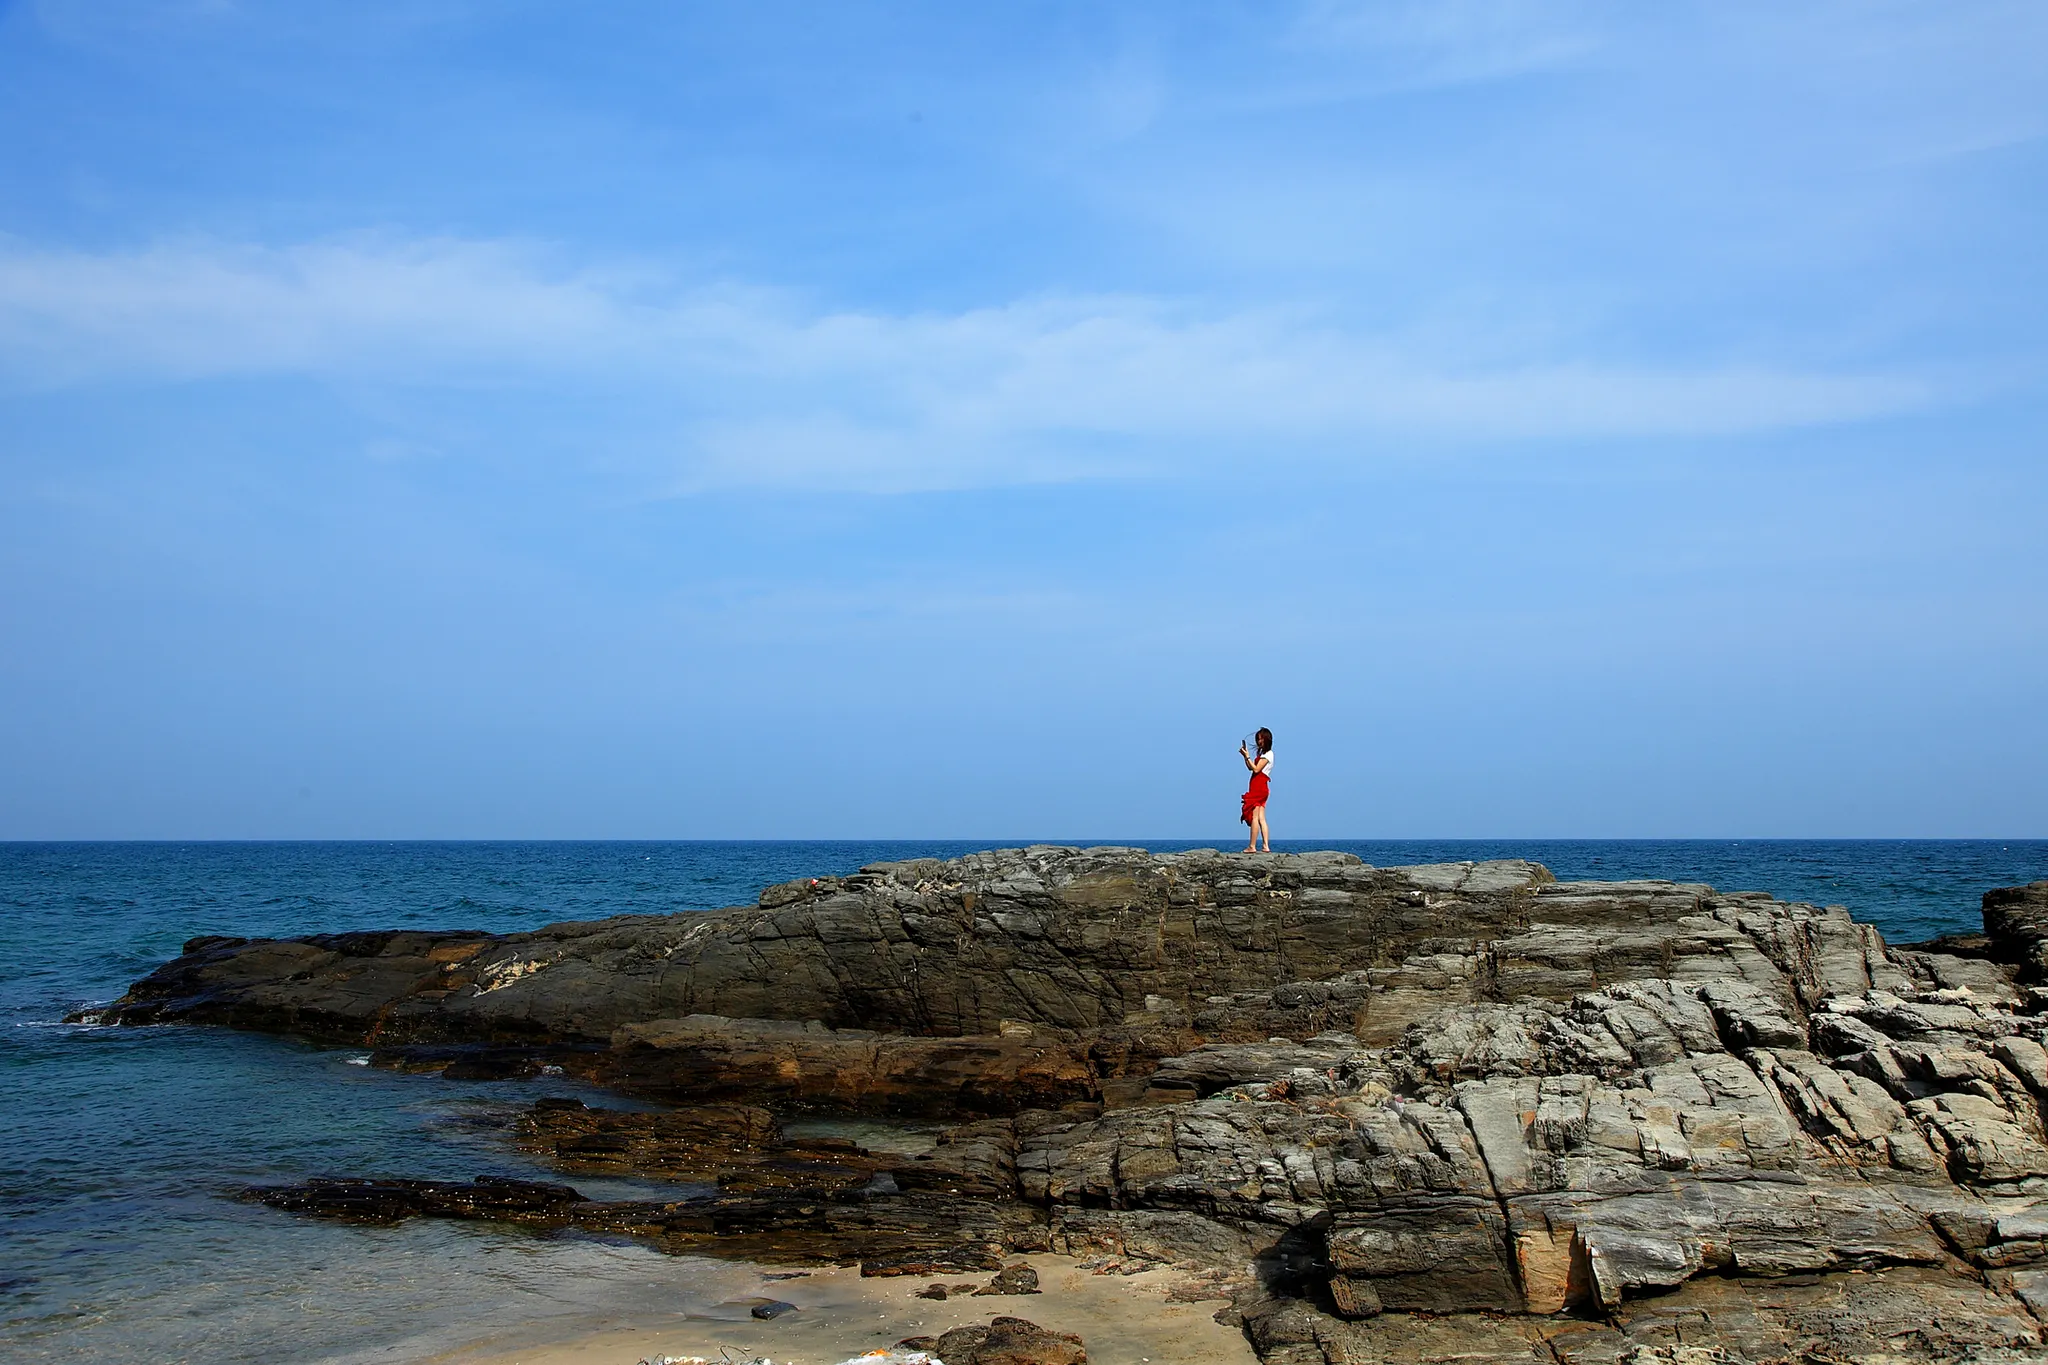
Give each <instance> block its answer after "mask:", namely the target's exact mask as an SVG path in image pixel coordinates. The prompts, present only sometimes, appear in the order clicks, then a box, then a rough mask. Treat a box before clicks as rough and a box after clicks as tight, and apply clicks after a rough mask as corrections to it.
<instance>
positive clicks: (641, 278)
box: [0, 239, 1941, 490]
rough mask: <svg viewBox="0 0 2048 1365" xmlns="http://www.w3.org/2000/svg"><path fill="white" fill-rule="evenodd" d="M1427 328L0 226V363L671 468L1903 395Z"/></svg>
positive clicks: (1112, 300)
mask: <svg viewBox="0 0 2048 1365" xmlns="http://www.w3.org/2000/svg"><path fill="white" fill-rule="evenodd" d="M1457 350H1458V347H1457V345H1456V339H1455V338H1452V339H1450V340H1449V341H1447V340H1446V338H1444V337H1443V336H1442V335H1441V334H1440V333H1438V332H1434V331H1433V332H1432V333H1431V334H1430V335H1429V338H1428V340H1427V343H1426V344H1424V343H1423V342H1422V341H1420V340H1418V339H1416V338H1414V337H1403V336H1401V335H1398V334H1385V335H1369V334H1360V333H1357V332H1354V331H1349V330H1346V329H1344V328H1342V327H1341V326H1338V325H1336V324H1335V323H1333V322H1332V321H1330V320H1328V319H1326V318H1320V317H1317V316H1314V315H1313V314H1311V313H1310V312H1309V311H1307V310H1305V309H1293V310H1289V309H1284V308H1265V309H1258V310H1240V311H1236V312H1223V313H1217V312H1214V311H1208V312H1204V311H1201V310H1197V309H1194V308H1191V307H1188V306H1185V305H1181V304H1177V303H1175V302H1173V301H1168V300H1160V299H1152V298H1144V297H1131V296H1095V297H1065V298H1060V297H1050V298H1034V299H1025V300H1020V301H1017V302H1014V303H1010V304H1007V305H1004V306H1000V307H989V308H977V309H970V310H965V311H961V312H955V313H932V312H921V313H910V312H905V313H887V312H878V311H871V312H858V311H848V310H841V311H819V310H815V309H810V310H807V309H805V308H804V307H802V306H801V304H800V303H799V302H798V301H797V300H795V299H793V298H791V297H790V296H789V295H787V294H785V293H780V292H777V291H772V290H766V289H759V288H742V287H735V286H730V285H716V286H699V287H679V286H678V285H677V284H676V283H675V282H674V281H673V280H672V279H664V278H662V277H661V276H660V275H658V274H657V273H655V272H651V271H646V270H640V271H631V270H614V271H609V272H603V271H591V270H566V269H560V268H550V266H549V264H548V262H547V260H546V259H545V254H544V253H542V252H540V251H538V250H536V249H533V248H523V247H520V246H517V245H515V244H510V243H503V242H473V241H462V240H451V239H435V240H426V241H412V242H404V241H400V242H389V241H383V242H379V241H367V240H334V241H324V242H318V243H310V244H305V245H301V246H295V247H288V248H266V247H250V246H239V245H222V244H215V243H204V242H186V243H175V244H167V245H160V246H155V247H151V248H147V249H143V250H137V251H132V252H125V253H110V254H92V253H85V252H75V251H72V252H63V251H47V250H40V251H39V250H33V249H28V248H24V247H21V246H9V247H0V373H4V375H5V376H6V378H7V379H8V380H10V381H11V382H12V384H13V385H15V386H17V387H26V388H50V387H75V386H85V385H94V384H100V383H106V382H110V381H112V382H128V381H137V380H140V381H144V382H164V381H169V382H189V381H199V380H206V379H211V378H221V377H234V376H248V375H307V376H312V377H315V378H321V379H328V380H334V381H337V382H343V381H345V382H349V383H371V384H377V383H383V384H391V385H402V386H407V387H412V388H422V387H424V388H433V387H436V386H444V387H463V386H470V385H477V384H491V385H519V384H532V383H545V384H550V385H572V386H579V387H586V386H594V387H597V388H600V389H603V390H605V391H607V392H612V393H617V394H624V395H627V396H629V397H630V398H631V400H632V404H633V411H635V412H638V413H643V414H651V417H650V419H649V420H652V421H654V422H655V423H656V424H658V425H659V426H660V427H662V428H664V429H666V430H669V431H673V432H676V433H679V435H678V438H677V439H678V441H679V444H680V447H681V455H680V460H681V468H680V470H679V471H677V481H678V483H679V486H687V487H701V486H705V485H729V484H769V485H773V484H782V483H803V484H806V485H810V486H820V485H823V486H833V487H848V488H871V489H881V490H907V489H924V488H937V487H972V486H991V485H1000V484H1005V483H1014V482H1040V481H1048V480H1050V481H1061V480H1068V479H1075V478H1088V477H1102V476H1105V475H1132V474H1138V475H1150V476H1164V475H1171V474H1173V473H1174V472H1176V471H1178V470H1183V469H1186V468H1188V467H1190V465H1193V464H1200V463H1206V462H1209V461H1211V460H1213V459H1215V458H1218V457H1222V456H1226V455H1229V454H1231V453H1232V452H1235V453H1236V454H1239V455H1241V454H1242V452H1243V451H1244V450H1245V449H1246V448H1247V445H1248V443H1258V445H1259V448H1260V449H1261V451H1262V452H1263V454H1264V456H1265V457H1266V458H1284V457H1285V456H1286V455H1287V453H1288V452H1290V451H1291V452H1293V453H1294V454H1295V455H1297V456H1299V457H1302V458H1318V459H1338V460H1353V461H1355V460H1356V459H1358V458H1360V455H1359V452H1360V451H1361V450H1369V449H1371V448H1373V447H1374V445H1375V443H1378V442H1384V441H1386V440H1388V439H1390V438H1398V439H1422V440H1430V441H1438V440H1441V441H1450V442H1482V443H1516V442H1531V441H1548V440H1559V439H1589V438H1590V439H1605V438H1630V437H1658V436H1713V435H1728V434H1736V433H1744V432H1756V431H1767V430H1779V429H1786V428H1793V427H1801V426H1811V425H1816V424H1828V423H1839V422H1852V421H1858V420H1863V419H1868V418H1871V417H1876V416H1881V415H1885V414H1890V413H1896V412H1900V411H1904V410H1909V409H1913V408H1917V407H1922V406H1925V405H1928V404H1930V403H1933V402H1937V401H1939V400H1940V398H1941V393H1940V392H1939V391H1938V388H1937V386H1936V385H1935V384H1934V383H1932V382H1931V381H1929V380H1926V379H1923V378H1918V377H1914V376H1911V375H1892V374H1882V373H1875V374H1855V373H1848V374H1841V373H1821V372H1802V371H1794V370H1785V369H1779V368H1772V367H1766V366H1759V365H1755V364H1745V363H1740V362H1730V363H1726V364H1722V365H1717V366H1710V367H1701V368H1695V369H1671V368H1660V367H1657V366H1651V365H1644V364H1637V363H1629V362H1627V361H1621V362H1616V361H1609V360H1603V359H1600V358H1597V357H1588V356H1574V355H1558V354H1544V355H1531V356H1528V357H1526V358H1523V359H1522V360H1520V361H1519V362H1516V363H1503V362H1502V361H1500V360H1499V359H1498V358H1497V357H1498V350H1499V347H1498V338H1497V336H1495V335H1489V336H1487V337H1484V338H1479V337H1474V338H1473V344H1472V346H1471V347H1470V351H1471V353H1472V354H1473V355H1484V356H1486V357H1488V359H1487V360H1486V361H1485V362H1484V363H1474V362H1472V361H1468V360H1462V359H1461V358H1460V356H1459V355H1458V354H1457V353H1456V352H1457Z"/></svg>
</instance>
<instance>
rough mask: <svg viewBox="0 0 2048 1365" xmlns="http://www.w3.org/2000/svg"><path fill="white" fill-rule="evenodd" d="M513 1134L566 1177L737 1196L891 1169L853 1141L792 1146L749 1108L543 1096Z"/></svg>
mask: <svg viewBox="0 0 2048 1365" xmlns="http://www.w3.org/2000/svg"><path fill="white" fill-rule="evenodd" d="M512 1132H513V1142H514V1144H515V1145H516V1146H519V1147H521V1148H523V1149H524V1150H526V1151H530V1152H535V1153H539V1154H541V1155H543V1156H545V1157H547V1158H548V1159H549V1160H550V1161H551V1162H552V1163H553V1164H554V1165H556V1166H557V1167H559V1168H561V1169H563V1170H565V1171H594V1172H600V1173H603V1172H631V1173H634V1174H641V1175H658V1176H662V1177H666V1178H668V1179H673V1180H682V1181H690V1182H703V1183H710V1184H716V1185H718V1186H720V1187H721V1188H723V1189H726V1190H731V1191H734V1192H744V1191H749V1190H767V1189H778V1188H781V1189H811V1190H825V1191H840V1190H852V1189H856V1188H859V1187H861V1186H864V1185H866V1184H868V1183H869V1182H870V1181H872V1180H873V1179H874V1178H875V1176H876V1174H877V1173H878V1172H880V1171H882V1170H883V1169H884V1167H885V1165H886V1163H884V1162H882V1161H880V1160H878V1159H877V1158H875V1157H873V1156H871V1155H869V1154H868V1153H866V1152H864V1151H862V1150H861V1149H860V1148H859V1147H858V1146H857V1145H855V1144H854V1143H851V1142H847V1141H842V1140H834V1139H816V1138H814V1139H801V1140H790V1139H787V1138H785V1137H784V1136H783V1134H782V1125H781V1124H780V1123H779V1122H778V1121H777V1120H776V1118H775V1115H774V1114H772V1113H770V1112H769V1111H768V1110H766V1109H762V1108H758V1107H755V1106H749V1105H695V1106H692V1107H690V1108H688V1109H684V1110H679V1111H674V1112H656V1113H649V1112H640V1111H631V1110H622V1109H601V1108H592V1107H590V1106H587V1105H585V1104H584V1103H583V1102H582V1101H580V1100H574V1099H543V1100H541V1101H539V1102H538V1103H536V1104H535V1105H534V1106H533V1107H532V1108H531V1109H529V1110H528V1111H527V1112H526V1113H524V1114H522V1115H520V1116H519V1118H518V1119H516V1120H515V1121H514V1123H513V1128H512Z"/></svg>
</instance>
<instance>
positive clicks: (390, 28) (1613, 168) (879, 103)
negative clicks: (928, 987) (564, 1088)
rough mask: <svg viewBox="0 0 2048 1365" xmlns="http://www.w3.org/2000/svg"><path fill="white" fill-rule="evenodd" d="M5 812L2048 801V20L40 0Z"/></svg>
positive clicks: (10, 593) (14, 127) (126, 828)
mask: <svg viewBox="0 0 2048 1365" xmlns="http://www.w3.org/2000/svg"><path fill="white" fill-rule="evenodd" d="M0 131H4V137H0V837H11V838H44V837H116V838H119V837H165V838H193V837H218V838H243V837H255V838H269V837H344V838H347V837H555V836H559V837H613V836H616V837H706V838H715V837H767V838H773V837H832V836H846V837H870V836H872V837H886V836H902V837H959V838H981V837H987V838H991V839H999V838H1018V837H1041V836H1042V837H1145V836H1154V837H1187V838H1209V837H1213V838H1215V839H1217V840H1218V841H1219V842H1220V841H1225V840H1229V839H1231V838H1233V837H1237V832H1238V831H1237V827H1236V826H1235V824H1234V821H1235V817H1236V793H1237V790H1238V787H1239V785H1240V780H1241V777H1242V771H1241V769H1239V768H1238V767H1237V765H1236V760H1235V757H1234V755H1233V753H1232V748H1233V746H1234V745H1235V743H1236V741H1237V739H1238V737H1239V736H1240V735H1242V734H1244V733H1245V732H1246V731H1248V730H1250V729H1252V728H1253V727H1255V726H1257V725H1260V724H1266V725H1270V726H1271V727H1272V728H1273V729H1274V730H1275V731H1276V732H1277V734H1278V737H1279V742H1278V751H1279V752H1280V754H1281V762H1280V764H1279V765H1278V768H1277V772H1276V782H1275V796H1274V804H1273V807H1272V812H1273V823H1274V826H1275V828H1276V830H1277V832H1278V833H1279V834H1280V836H1281V837H1282V838H1283V839H1285V838H1289V837H1304V838H1306V837H1318V836H1322V837H1352V838H1371V837H1407V836H1443V837H1452V836H1465V835H1469V836H1489V837H1493V836H1497V837H1512V836H1530V837H1534V836H1588V837H1603V836H1617V837H1618V836H1692V835H1696V836H1709V837H1711V836H1747V837H1759V836H1771V835H1781V836H1802V835H1812V836H1821V835H1841V836H1863V835H1868V836H1890V835H1922V836H1947V835H1957V836H1967V835H1985V836H2001V835H2002V836H2012V837H2025V836H2040V835H2042V834H2044V833H2048V706H2044V701H2048V591H2044V589H2048V534H2044V515H2043V513H2044V509H2048V449H2044V437H2048V306H2044V305H2048V252H2044V251H2043V249H2042V245H2041V244H2042V243H2043V242H2048V7H2043V6H2041V5H2039V4H2036V3H2032V0H2016V2H2015V3H1973V2H1972V0H1943V2H1941V3H1933V2H1930V3H1924V4H1908V3H1887V4H1871V3H1853V4H1851V3H1840V4H1835V3H1813V4H1802V5H1789V6H1788V5H1783V4H1742V3H1724V2H1720V0H1716V2H1715V3H1700V4H1680V3H1673V4H1659V5H1640V4H1626V3H1615V4H1578V3H1572V2H1571V0H1554V2H1552V3H1509V2H1506V0H1497V2H1495V3H1482V2H1480V0H1438V2H1437V3H1422V4H1408V3H1362V2H1361V3H1347V2H1341V0H1312V2H1311V3H1303V4H1292V5H1290V4H1281V3H1273V4H1249V3H1246V4H1225V3H1192V2H1189V0H1181V2H1178V3H1161V4H1136V5H1102V4H1094V3H1085V4H1084V3H1076V4H1029V5H1025V4H1017V5H1007V6H994V5H957V4H931V5H920V4H911V3H898V4H889V5H866V4H860V3H834V4H829V5H826V4H809V5H785V4H777V3H755V4H750V5H679V4H667V3H661V4H645V5H635V4H613V5H607V6H589V5H568V4H541V3H521V2H519V0H494V2H493V3H475V4H467V3H436V0H406V2H405V3H390V4H387V3H381V2H380V0H354V2H353V3H350V4H348V5H319V6H308V5H303V4H289V3H230V2H227V0H222V2H220V3H196V2H193V0H178V2H176V3H172V2H169V0H165V2H162V3H157V2H153V0H75V2H74V0H46V2H45V3H30V2H28V0H16V2H15V3H12V4H0Z"/></svg>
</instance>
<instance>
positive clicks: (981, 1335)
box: [932, 1318, 1088, 1365]
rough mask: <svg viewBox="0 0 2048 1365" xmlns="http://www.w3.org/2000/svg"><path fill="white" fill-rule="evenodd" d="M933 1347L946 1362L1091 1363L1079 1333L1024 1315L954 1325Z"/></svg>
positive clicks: (1014, 1364)
mask: <svg viewBox="0 0 2048 1365" xmlns="http://www.w3.org/2000/svg"><path fill="white" fill-rule="evenodd" d="M932 1349H933V1351H934V1353H935V1354H937V1355H938V1357H939V1358H940V1359H941V1360H944V1361H946V1362H947V1365H1088V1351H1087V1348H1086V1347H1085V1346H1084V1345H1083V1344H1082V1341H1081V1338H1080V1337H1078V1336H1076V1335H1074V1334H1073V1333H1071V1332H1049V1331H1047V1330H1046V1329H1045V1328H1043V1327H1040V1326H1039V1325H1038V1324H1037V1323H1035V1322H1028V1321H1026V1320H1025V1319H1023V1318H996V1319H995V1320H994V1321H992V1322H990V1323H989V1325H988V1326H986V1327H982V1326H979V1325H976V1326H969V1327H955V1328H954V1329H953V1330H952V1331H950V1332H948V1333H946V1334H945V1335H944V1336H942V1337H940V1338H939V1339H938V1340H937V1341H936V1342H934V1343H933V1344H932Z"/></svg>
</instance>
